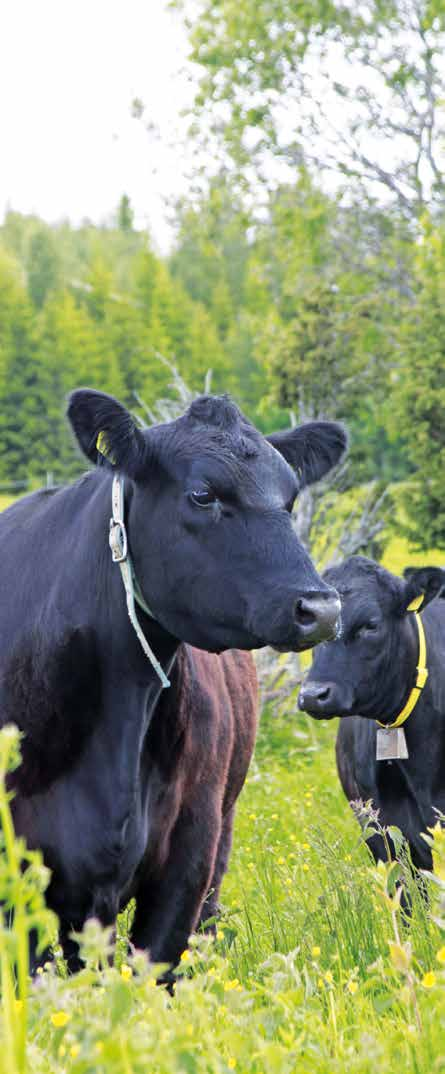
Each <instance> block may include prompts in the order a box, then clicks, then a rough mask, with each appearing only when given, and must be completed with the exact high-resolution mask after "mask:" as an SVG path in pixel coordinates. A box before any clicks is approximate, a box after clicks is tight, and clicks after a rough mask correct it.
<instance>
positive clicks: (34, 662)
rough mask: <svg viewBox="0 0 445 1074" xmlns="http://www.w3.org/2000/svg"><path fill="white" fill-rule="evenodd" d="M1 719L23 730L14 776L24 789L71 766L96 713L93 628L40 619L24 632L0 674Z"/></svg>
mask: <svg viewBox="0 0 445 1074" xmlns="http://www.w3.org/2000/svg"><path fill="white" fill-rule="evenodd" d="M0 689H1V697H2V706H1V708H2V716H1V722H2V724H5V723H9V722H13V723H16V724H17V726H18V727H19V728H20V730H21V731H22V732H23V740H22V757H23V762H22V765H21V766H20V768H19V769H18V771H17V773H16V776H15V782H16V785H17V786H18V788H19V789H20V791H21V792H22V793H23V794H25V795H31V794H35V793H37V792H41V791H43V790H45V789H46V788H47V787H48V786H50V785H51V783H53V782H54V780H56V779H58V778H59V777H60V776H61V775H62V774H63V773H64V772H66V771H67V770H68V769H70V768H71V767H72V765H73V764H74V763H75V761H76V760H77V758H78V757H79V755H80V753H81V751H82V748H83V746H84V743H85V741H86V739H87V738H88V736H89V735H90V734H91V733H92V731H93V729H94V726H95V724H96V722H97V719H98V718H99V714H100V701H101V676H100V661H99V659H98V652H97V643H96V636H95V632H94V630H93V629H92V628H91V627H88V626H79V627H66V626H65V628H62V627H61V628H60V630H58V631H57V630H55V629H54V630H53V631H52V632H51V633H49V632H48V631H47V630H45V629H44V628H43V624H41V623H39V624H36V626H35V628H34V629H33V630H30V631H29V632H28V633H27V634H25V635H23V636H22V638H21V639H20V642H19V643H18V644H17V645H16V646H15V648H14V649H13V650H12V652H11V654H10V656H9V658H8V660H7V662H6V664H5V666H4V667H3V670H2V676H1V686H0Z"/></svg>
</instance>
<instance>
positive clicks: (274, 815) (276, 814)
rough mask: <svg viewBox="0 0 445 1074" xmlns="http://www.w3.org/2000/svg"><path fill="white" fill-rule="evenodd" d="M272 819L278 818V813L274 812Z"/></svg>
mask: <svg viewBox="0 0 445 1074" xmlns="http://www.w3.org/2000/svg"><path fill="white" fill-rule="evenodd" d="M270 819H271V820H278V813H272V815H271V818H270Z"/></svg>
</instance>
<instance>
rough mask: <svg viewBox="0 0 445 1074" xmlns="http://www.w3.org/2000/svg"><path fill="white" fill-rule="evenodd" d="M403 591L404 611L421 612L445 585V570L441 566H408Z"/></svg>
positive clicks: (402, 608)
mask: <svg viewBox="0 0 445 1074" xmlns="http://www.w3.org/2000/svg"><path fill="white" fill-rule="evenodd" d="M403 575H404V578H405V587H404V590H403V593H402V607H401V610H402V612H403V613H404V612H421V611H423V609H424V608H426V606H427V604H429V602H430V600H434V597H437V596H438V595H439V593H440V591H441V589H443V587H444V585H445V571H443V570H442V569H441V568H440V567H406V568H405V570H404V572H403Z"/></svg>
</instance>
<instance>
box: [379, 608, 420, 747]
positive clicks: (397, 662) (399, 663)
mask: <svg viewBox="0 0 445 1074" xmlns="http://www.w3.org/2000/svg"><path fill="white" fill-rule="evenodd" d="M394 640H395V647H394V651H392V652H390V653H389V654H388V673H387V674H386V675H385V676H382V682H384V683H387V686H386V689H384V691H383V693H382V694H381V695H377V698H376V707H375V710H374V709H373V711H372V712H371V713H369V715H371V716H373V717H374V719H376V720H380V721H381V722H382V723H384V724H386V725H389V724H392V723H393V722H394V720H396V719H397V717H398V716H399V714H400V713H401V712H402V710H403V708H404V706H405V705H406V703H407V701H408V698H409V696H410V693H411V690H412V687H413V686H414V684H415V681H416V669H417V664H418V658H419V635H418V631H417V625H416V621H415V617H414V616H413V615H409V616H406V617H405V619H404V620H403V621H402V628H401V631H400V632H397V637H396V638H395V639H394ZM420 700H421V698H420ZM420 700H419V702H418V704H420ZM367 715H368V714H367ZM411 718H412V717H409V718H408V721H407V723H408V722H409V720H410V719H411ZM404 726H405V724H404Z"/></svg>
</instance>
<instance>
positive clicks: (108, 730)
mask: <svg viewBox="0 0 445 1074" xmlns="http://www.w3.org/2000/svg"><path fill="white" fill-rule="evenodd" d="M69 417H70V420H71V423H72V427H73V429H74V432H75V434H76V436H77V439H78V441H79V445H80V447H81V449H82V450H83V452H84V453H85V454H86V455H87V457H88V458H89V460H90V461H91V462H97V463H98V464H99V465H97V466H96V468H95V470H94V471H92V472H90V473H89V474H88V475H86V476H85V477H83V478H82V479H81V480H80V481H78V482H76V483H75V484H73V485H71V486H68V487H66V488H62V489H58V490H57V491H55V492H52V493H51V494H50V495H47V494H43V493H36V494H33V495H32V496H29V497H26V498H25V499H23V500H21V501H19V502H17V503H16V504H15V505H14V506H12V507H11V508H9V509H8V510H7V511H5V512H3V513H2V514H1V516H0V594H1V600H0V635H1V645H0V712H1V718H2V722H6V721H9V720H15V721H16V722H17V723H18V724H19V726H20V728H21V729H22V731H23V734H24V738H23V756H24V762H23V765H22V768H21V769H19V770H18V772H17V773H15V774H14V786H15V790H16V794H15V797H14V799H13V804H12V808H13V815H14V823H15V826H16V830H17V832H18V834H19V835H23V836H24V837H26V839H27V842H28V844H29V845H30V846H31V847H40V848H41V850H42V851H43V855H44V859H45V861H46V862H47V864H48V865H49V866H50V868H51V869H52V879H51V884H50V887H49V892H48V897H49V904H50V906H51V907H52V908H53V909H54V910H55V911H56V912H57V913H58V914H59V916H60V919H61V931H62V939H63V942H64V944H65V946H66V950H67V952H68V953H69V954H70V957H72V958H73V963H72V964H73V965H74V964H75V961H76V956H75V950H74V948H73V945H72V943H71V942H70V940H69V934H70V932H71V930H72V928H73V927H74V928H76V929H78V928H80V927H81V926H82V924H83V922H84V921H85V919H86V918H87V917H88V916H89V915H91V914H97V915H99V917H100V918H101V920H102V921H103V922H104V923H109V922H110V921H111V920H112V919H113V917H114V915H115V913H116V911H117V910H118V908H119V907H121V906H122V905H124V904H125V902H126V901H127V900H128V898H130V897H131V896H132V895H134V896H136V899H137V912H136V918H135V926H134V941H135V943H136V944H138V945H141V946H144V947H146V948H147V949H149V950H150V952H151V954H152V957H153V958H154V959H155V960H156V961H161V962H162V961H171V962H175V961H176V960H177V959H178V957H179V954H180V952H181V951H182V950H183V948H184V946H185V945H186V943H187V938H188V935H189V933H190V931H191V930H192V929H193V928H194V927H195V926H196V924H197V922H198V921H199V920H201V919H202V918H203V915H204V914H205V909H204V902H205V899H206V896H207V895H208V894H209V892H211V890H212V889H214V890H213V894H211V895H210V901H209V903H208V904H207V905H208V906H211V907H212V909H214V908H215V906H216V900H217V897H218V888H219V884H220V882H221V878H222V875H223V873H224V869H225V867H226V864H227V858H228V852H229V847H230V840H231V830H232V822H233V814H234V805H235V801H236V798H237V795H238V794H239V791H240V789H241V786H242V783H243V780H244V777H245V773H246V769H247V765H248V762H249V758H250V755H251V751H252V748H253V739H254V730H255V687H254V673H253V668H252V661H251V658H250V657H249V656H247V655H246V654H244V653H240V652H237V651H236V649H237V648H238V649H251V648H254V647H258V646H259V645H264V644H268V643H272V644H275V645H278V646H287V647H289V648H297V649H298V648H307V647H309V646H310V645H312V644H314V643H315V640H318V638H319V636H320V635H321V636H323V637H326V636H328V634H329V633H330V632H332V629H333V628H334V625H335V622H336V618H337V615H338V601H337V597H336V594H335V593H334V591H333V590H332V588H331V587H330V586H328V585H327V584H326V583H325V582H323V581H322V580H321V579H320V578H319V576H318V575H317V572H316V571H315V569H314V567H313V564H312V563H311V561H310V559H309V557H308V556H307V554H306V552H305V550H304V549H303V548H302V546H301V544H300V543H299V541H298V539H297V537H296V535H295V533H294V530H293V527H292V523H291V519H290V516H289V513H288V510H287V508H288V507H289V503H290V502H292V500H293V498H294V496H295V494H296V491H297V481H296V478H295V475H294V473H293V471H292V470H291V469H290V467H289V466H288V464H287V463H286V462H285V460H284V458H283V457H282V456H281V455H280V454H278V453H277V452H276V451H273V450H272V448H271V447H270V445H269V444H268V443H267V441H266V440H265V438H264V437H262V436H261V434H260V433H259V432H257V430H256V429H254V428H253V426H252V425H250V423H249V422H248V421H247V419H245V418H244V417H243V415H242V414H241V413H240V411H239V410H238V408H237V407H236V406H235V404H234V403H232V402H231V401H230V400H229V399H227V398H226V397H223V398H222V399H217V398H211V397H203V398H201V399H198V400H196V401H195V402H194V403H193V404H192V406H191V407H190V409H189V410H188V412H187V413H186V414H185V415H184V416H183V417H182V418H179V419H178V420H177V421H174V422H169V423H166V424H164V425H159V426H155V427H153V428H151V429H147V430H143V431H141V430H139V429H137V428H136V426H135V424H134V422H133V420H132V418H131V416H130V415H129V414H128V413H127V411H126V410H125V408H124V407H123V406H121V404H120V403H117V402H116V400H114V399H111V398H110V397H108V396H104V395H102V394H101V393H99V392H92V391H88V390H86V389H83V390H81V391H78V392H74V393H73V395H72V396H71V400H70V404H69ZM99 433H102V434H103V437H102V440H101V448H102V453H99V455H98V451H97V446H96V445H97V437H98V434H99ZM329 435H330V434H329V430H327V429H324V430H323V431H322V433H321V434H320V436H319V435H318V434H317V436H316V437H315V439H314V441H313V443H312V447H311V450H312V452H315V451H316V441H317V437H318V443H319V451H320V454H321V457H322V461H321V463H320V465H321V466H322V467H324V468H326V466H327V465H328V463H329V461H330V462H332V461H335V459H334V458H333V455H332V453H328V455H329V459H328V457H327V455H326V451H325V448H324V447H323V444H324V443H325V441H326V436H328V437H329ZM290 436H291V439H292V442H294V439H295V433H294V432H292V433H290ZM280 442H282V444H283V445H285V443H286V438H285V436H284V435H283V436H282V438H281V441H280ZM338 451H340V446H338ZM334 454H335V453H334ZM116 468H117V469H119V471H120V472H121V474H124V475H125V515H126V525H127V531H128V539H129V545H130V550H131V556H132V559H133V564H134V568H135V571H136V576H137V580H138V583H139V585H140V587H141V589H142V593H143V595H144V597H145V599H146V600H147V602H148V603H149V605H150V607H151V609H152V610H153V614H154V618H153V619H150V618H148V617H147V616H146V615H144V613H143V612H141V611H139V615H140V618H141V622H142V626H143V630H144V633H145V635H146V637H147V639H148V641H149V643H150V645H151V646H152V648H153V649H154V651H155V653H156V656H157V657H158V659H159V660H160V661H161V663H162V665H163V667H164V668H165V669H166V670H168V672H169V674H170V676H171V678H172V686H171V688H170V690H169V691H168V692H167V693H164V694H162V695H161V686H160V682H159V680H158V677H157V675H156V674H155V672H154V671H153V669H152V667H151V664H150V663H149V661H148V660H147V658H146V656H145V654H144V652H143V651H142V648H141V646H140V643H139V641H138V639H137V637H136V634H135V633H134V630H133V628H132V626H131V624H130V621H129V618H128V614H127V608H126V601H125V593H124V588H123V584H122V579H121V575H120V571H119V567H118V566H117V565H116V564H113V562H112V560H111V554H110V549H109V546H108V527H109V518H110V512H111V487H112V479H113V470H114V469H116ZM202 490H204V491H206V490H208V491H210V492H211V495H210V498H209V499H210V502H209V505H207V506H206V507H205V509H203V507H202V506H200V505H199V497H198V501H197V500H196V493H197V492H198V493H199V492H202ZM300 600H302V601H303V603H304V602H306V603H308V602H309V604H310V602H311V601H312V602H313V607H314V609H315V610H314V615H313V617H312V618H311V617H309V624H308V622H306V621H303V622H300V620H299V619H298V616H297V615H296V608H297V607H298V606H299V604H298V602H299V601H300ZM181 642H184V643H188V644H181ZM192 645H195V646H197V647H198V648H199V649H202V650H207V651H205V652H198V651H196V650H195V649H192V648H191V646H192ZM225 649H230V650H232V651H231V652H230V653H227V654H223V655H222V656H216V655H212V653H211V652H209V651H208V650H214V651H215V652H216V653H219V652H221V651H222V650H225ZM234 650H235V651H234Z"/></svg>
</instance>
